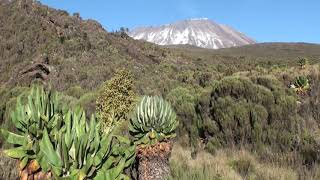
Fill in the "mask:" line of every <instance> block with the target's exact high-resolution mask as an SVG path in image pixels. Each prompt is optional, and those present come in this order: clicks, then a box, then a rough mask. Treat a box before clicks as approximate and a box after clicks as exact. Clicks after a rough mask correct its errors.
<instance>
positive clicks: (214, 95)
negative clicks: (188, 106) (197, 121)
mask: <svg viewBox="0 0 320 180" xmlns="http://www.w3.org/2000/svg"><path fill="white" fill-rule="evenodd" d="M204 96H205V97H202V98H200V102H199V104H200V105H199V111H200V114H201V117H202V121H203V125H204V131H205V132H204V136H205V137H204V138H208V139H209V142H210V139H211V138H214V139H217V140H219V142H220V143H221V144H222V145H236V146H238V145H239V146H246V145H249V146H251V147H255V148H258V147H259V148H261V147H262V146H272V147H273V149H274V150H291V149H292V148H295V147H294V146H295V145H294V144H295V138H294V137H296V136H300V134H299V133H300V132H301V128H302V127H301V126H300V125H301V118H300V117H299V115H298V106H297V103H296V101H297V100H296V97H295V96H292V95H290V94H288V93H287V92H286V90H285V87H284V86H283V85H282V84H281V83H279V81H277V80H276V79H274V78H270V77H258V78H254V79H253V80H250V79H248V78H243V77H237V76H236V77H226V78H223V79H222V80H221V81H219V83H218V84H216V86H214V87H213V89H212V91H211V93H210V94H204ZM206 99H209V100H210V102H209V103H208V102H206V101H207V100H206ZM202 101H204V102H202ZM208 145H209V146H210V147H209V148H210V149H212V147H211V146H213V145H212V144H211V142H210V143H208Z"/></svg>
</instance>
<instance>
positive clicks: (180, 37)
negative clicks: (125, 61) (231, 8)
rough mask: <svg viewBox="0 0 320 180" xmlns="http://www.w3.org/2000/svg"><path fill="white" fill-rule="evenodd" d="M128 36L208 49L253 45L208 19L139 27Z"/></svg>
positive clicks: (226, 27) (234, 32) (243, 36)
mask: <svg viewBox="0 0 320 180" xmlns="http://www.w3.org/2000/svg"><path fill="white" fill-rule="evenodd" d="M129 36H131V37H133V38H134V39H142V40H146V41H149V42H152V43H155V44H159V45H179V44H189V45H194V46H198V47H203V48H209V49H219V48H227V47H233V46H242V45H247V44H253V43H255V41H254V40H252V39H251V38H249V37H247V36H246V35H244V34H242V33H240V32H238V31H236V30H234V29H233V28H231V27H229V26H226V25H222V24H218V23H215V22H213V21H211V20H209V19H208V18H196V19H189V20H183V21H178V22H176V23H173V24H168V25H162V26H157V27H140V28H136V29H133V30H132V31H130V32H129Z"/></svg>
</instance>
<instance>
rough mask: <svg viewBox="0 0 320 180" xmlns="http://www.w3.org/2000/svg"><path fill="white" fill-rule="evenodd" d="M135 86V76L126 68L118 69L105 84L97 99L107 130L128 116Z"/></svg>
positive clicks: (98, 108)
mask: <svg viewBox="0 0 320 180" xmlns="http://www.w3.org/2000/svg"><path fill="white" fill-rule="evenodd" d="M133 88H134V84H133V76H132V74H131V72H130V71H128V70H125V69H121V70H118V71H116V73H115V75H114V77H113V78H112V79H110V80H109V81H107V82H106V83H105V85H104V86H103V88H102V91H101V92H100V95H99V97H98V99H97V110H98V112H99V115H100V117H101V119H102V121H103V122H104V124H105V130H106V131H108V127H111V125H112V124H113V123H115V122H118V121H121V120H125V119H126V118H127V114H128V113H129V112H130V111H131V110H132V108H133V102H134V98H135V93H134V91H133Z"/></svg>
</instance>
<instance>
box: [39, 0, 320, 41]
mask: <svg viewBox="0 0 320 180" xmlns="http://www.w3.org/2000/svg"><path fill="white" fill-rule="evenodd" d="M40 1H41V2H42V3H44V4H46V5H49V6H51V7H54V8H58V9H64V10H67V11H68V12H69V13H73V12H79V13H80V15H81V17H83V18H84V19H89V18H90V19H95V20H97V21H98V22H100V23H101V24H102V25H103V26H104V27H105V28H106V29H107V30H108V31H111V30H116V29H118V28H119V27H122V26H123V27H128V28H134V27H137V26H148V25H161V24H168V23H172V22H175V21H177V20H182V19H188V18H199V17H206V18H209V19H211V20H214V21H216V22H218V23H222V24H227V25H230V26H232V27H234V28H235V29H237V30H239V31H241V32H243V33H245V34H247V35H248V36H250V37H252V38H254V39H255V40H257V41H259V42H276V41H277V42H279V41H280V42H313V43H320V0H90V1H89V0H40Z"/></svg>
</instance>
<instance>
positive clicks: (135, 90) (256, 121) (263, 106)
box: [0, 0, 320, 180]
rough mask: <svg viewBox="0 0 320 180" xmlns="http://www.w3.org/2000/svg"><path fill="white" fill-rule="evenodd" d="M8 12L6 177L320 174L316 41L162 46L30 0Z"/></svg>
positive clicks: (1, 109) (3, 90) (3, 89)
mask: <svg viewBox="0 0 320 180" xmlns="http://www.w3.org/2000/svg"><path fill="white" fill-rule="evenodd" d="M0 24H4V26H1V27H0V32H1V33H0V83H1V85H0V99H1V101H0V123H1V132H2V133H1V136H0V146H1V148H2V149H11V148H14V149H11V150H9V151H1V155H0V179H14V178H18V176H19V175H20V176H24V177H25V176H33V177H44V176H47V177H52V178H53V177H55V178H61V177H65V178H70V179H72V178H80V179H84V178H87V179H99V178H102V179H110V178H111V179H116V178H118V179H127V178H131V179H146V178H147V177H146V175H147V176H149V177H153V178H154V179H157V178H159V179H163V178H164V177H169V179H184V180H187V179H319V178H320V174H319V164H320V153H319V152H320V131H319V125H320V67H319V63H320V53H319V52H320V46H319V45H314V44H284V43H275V44H257V45H250V46H244V47H238V48H229V49H221V50H206V49H200V48H194V47H187V46H180V47H160V46H156V45H154V44H151V43H147V42H142V41H136V40H133V39H131V38H130V37H128V36H127V35H126V34H125V33H120V34H119V33H107V32H106V31H105V30H104V29H103V28H102V26H101V25H100V24H99V23H97V22H95V21H93V20H82V19H81V17H80V16H79V15H78V14H75V15H73V16H70V15H68V13H67V12H65V11H62V10H54V9H51V8H49V7H46V6H43V5H41V4H40V3H38V2H36V1H31V0H15V1H12V2H5V1H3V2H2V1H0ZM144 95H146V96H144ZM45 152H51V153H50V154H46V153H45ZM66 152H68V153H66ZM98 152H99V153H98ZM4 154H7V155H9V156H11V157H14V158H15V159H17V160H18V161H19V167H16V164H17V163H16V162H15V161H14V160H12V159H10V158H8V157H7V156H4ZM146 167H148V168H146ZM17 169H19V170H20V172H19V171H17ZM155 169H157V171H154V170H155ZM75 174H77V175H79V174H80V176H76V175H75ZM156 174H158V175H157V176H156ZM159 174H161V177H159Z"/></svg>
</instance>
